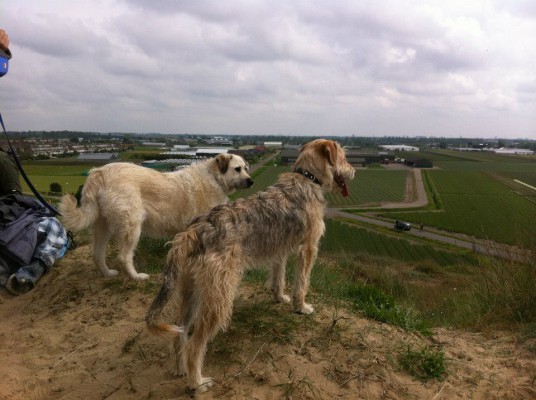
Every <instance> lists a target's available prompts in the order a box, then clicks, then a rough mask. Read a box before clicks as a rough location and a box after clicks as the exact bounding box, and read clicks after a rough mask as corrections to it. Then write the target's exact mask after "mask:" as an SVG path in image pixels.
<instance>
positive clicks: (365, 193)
mask: <svg viewBox="0 0 536 400" xmlns="http://www.w3.org/2000/svg"><path fill="white" fill-rule="evenodd" d="M289 170H290V168H289V167H288V166H287V167H261V168H260V169H259V170H257V171H255V172H256V173H255V174H254V175H253V180H254V181H255V184H254V185H253V186H252V187H251V188H249V189H246V190H240V191H238V192H237V193H236V194H234V195H233V196H231V197H232V198H233V199H235V198H239V197H246V196H249V195H250V194H253V193H256V192H258V191H261V190H264V189H265V188H266V187H268V186H270V185H272V184H273V183H275V182H276V181H277V177H278V176H279V174H281V173H283V172H289ZM407 177H408V171H407V170H384V169H370V170H358V171H357V172H356V176H355V178H354V179H353V180H352V181H351V182H350V184H349V185H348V189H349V192H350V195H349V196H348V197H342V196H340V195H339V194H333V193H328V194H327V195H326V199H327V201H328V204H329V205H330V206H335V207H344V206H356V205H363V204H371V203H373V204H377V203H380V202H384V201H389V202H397V201H402V200H404V195H405V190H406V180H407Z"/></svg>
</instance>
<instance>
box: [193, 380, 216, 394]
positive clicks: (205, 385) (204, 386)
mask: <svg viewBox="0 0 536 400" xmlns="http://www.w3.org/2000/svg"><path fill="white" fill-rule="evenodd" d="M212 386H214V379H213V378H210V377H203V378H202V379H201V383H200V384H199V385H197V387H195V388H191V389H192V390H193V391H195V393H205V392H207V391H208V390H209V389H210V388H211V387H212Z"/></svg>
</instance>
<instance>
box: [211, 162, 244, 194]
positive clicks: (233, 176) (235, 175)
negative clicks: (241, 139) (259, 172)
mask: <svg viewBox="0 0 536 400" xmlns="http://www.w3.org/2000/svg"><path fill="white" fill-rule="evenodd" d="M214 172H215V174H216V176H217V177H218V176H219V179H218V178H217V180H218V181H220V182H221V183H222V185H223V186H224V188H225V190H226V192H228V193H231V192H234V191H235V190H237V189H246V188H248V187H251V185H253V180H252V179H251V177H250V176H249V164H248V163H247V162H246V161H245V160H244V159H243V158H242V157H240V156H237V155H236V154H219V155H217V156H216V157H215V158H214Z"/></svg>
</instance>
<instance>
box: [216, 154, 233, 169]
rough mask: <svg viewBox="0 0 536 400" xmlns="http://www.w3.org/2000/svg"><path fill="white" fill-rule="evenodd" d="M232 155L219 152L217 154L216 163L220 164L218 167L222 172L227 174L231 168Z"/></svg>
mask: <svg viewBox="0 0 536 400" xmlns="http://www.w3.org/2000/svg"><path fill="white" fill-rule="evenodd" d="M231 157H232V156H229V155H227V154H218V155H217V156H216V164H217V165H218V168H219V169H220V172H221V173H222V174H225V173H226V172H227V170H228V169H229V162H230V161H231Z"/></svg>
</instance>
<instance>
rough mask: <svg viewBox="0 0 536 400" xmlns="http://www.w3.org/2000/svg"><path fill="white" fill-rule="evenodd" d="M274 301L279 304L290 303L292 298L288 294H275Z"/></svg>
mask: <svg viewBox="0 0 536 400" xmlns="http://www.w3.org/2000/svg"><path fill="white" fill-rule="evenodd" d="M274 300H275V301H276V302H277V303H290V296H289V295H286V294H278V295H276V294H274Z"/></svg>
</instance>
